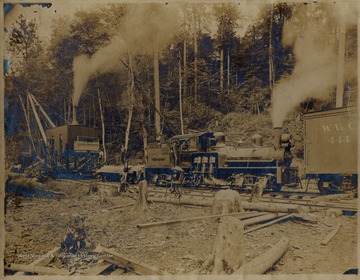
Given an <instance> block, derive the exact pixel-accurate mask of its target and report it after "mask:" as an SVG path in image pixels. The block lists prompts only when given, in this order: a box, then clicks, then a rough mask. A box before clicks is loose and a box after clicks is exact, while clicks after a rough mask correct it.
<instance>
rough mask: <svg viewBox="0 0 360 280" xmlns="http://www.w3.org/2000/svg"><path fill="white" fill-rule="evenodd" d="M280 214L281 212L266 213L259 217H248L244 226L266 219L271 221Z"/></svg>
mask: <svg viewBox="0 0 360 280" xmlns="http://www.w3.org/2000/svg"><path fill="white" fill-rule="evenodd" d="M279 216H280V214H277V213H268V214H266V215H261V216H259V217H255V218H251V219H246V220H244V226H249V225H254V224H258V223H262V222H266V221H269V220H272V219H276V218H278V217H279Z"/></svg>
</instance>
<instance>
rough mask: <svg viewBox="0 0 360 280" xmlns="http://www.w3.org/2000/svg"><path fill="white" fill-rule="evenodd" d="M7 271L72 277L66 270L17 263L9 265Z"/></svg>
mask: <svg viewBox="0 0 360 280" xmlns="http://www.w3.org/2000/svg"><path fill="white" fill-rule="evenodd" d="M6 269H9V270H15V271H23V272H30V273H40V274H45V275H71V273H70V272H69V271H67V270H65V269H57V268H52V267H44V266H37V265H26V264H17V263H11V264H9V265H7V266H6Z"/></svg>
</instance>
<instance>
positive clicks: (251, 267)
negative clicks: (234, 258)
mask: <svg viewBox="0 0 360 280" xmlns="http://www.w3.org/2000/svg"><path fill="white" fill-rule="evenodd" d="M289 243H290V242H289V239H287V238H286V237H283V238H282V239H280V241H278V242H277V243H276V244H275V245H274V246H273V247H272V248H271V249H270V250H268V251H267V252H265V253H264V254H262V255H261V256H259V257H257V258H255V259H253V260H251V261H250V262H248V263H246V264H244V265H243V266H242V267H241V268H240V269H238V270H237V271H235V273H234V274H264V273H265V272H266V271H268V270H269V269H270V268H271V267H272V266H273V265H274V264H275V263H276V262H277V261H278V260H279V259H280V258H281V257H282V256H283V255H284V254H285V252H286V250H287V249H288V248H289Z"/></svg>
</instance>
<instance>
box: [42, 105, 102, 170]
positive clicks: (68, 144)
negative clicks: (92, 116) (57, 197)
mask: <svg viewBox="0 0 360 280" xmlns="http://www.w3.org/2000/svg"><path fill="white" fill-rule="evenodd" d="M98 134H99V132H98V130H97V129H96V128H93V127H88V126H85V125H79V124H78V122H77V119H76V107H75V106H73V121H72V123H71V124H69V125H63V126H59V127H54V128H51V129H48V130H47V131H46V136H47V139H48V145H47V147H48V154H49V159H50V160H48V161H49V165H50V167H51V170H52V173H53V175H54V176H56V177H77V176H80V177H86V176H91V175H93V174H92V173H93V170H94V166H95V164H96V159H97V158H98V157H99V138H98Z"/></svg>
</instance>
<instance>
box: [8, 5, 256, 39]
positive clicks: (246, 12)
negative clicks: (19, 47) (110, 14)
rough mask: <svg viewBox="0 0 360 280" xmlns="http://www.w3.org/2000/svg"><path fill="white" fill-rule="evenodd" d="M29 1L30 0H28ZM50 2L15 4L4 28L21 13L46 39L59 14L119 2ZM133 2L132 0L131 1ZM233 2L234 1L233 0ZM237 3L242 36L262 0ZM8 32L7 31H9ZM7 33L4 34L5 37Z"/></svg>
mask: <svg viewBox="0 0 360 280" xmlns="http://www.w3.org/2000/svg"><path fill="white" fill-rule="evenodd" d="M28 2H31V1H28ZM49 2H52V6H51V7H49V8H47V7H42V6H40V5H31V6H29V7H23V6H21V5H20V4H15V6H14V8H13V9H12V10H11V11H10V12H9V13H8V14H7V15H6V16H5V22H4V23H5V28H6V29H7V30H8V31H9V32H10V31H11V26H12V25H13V24H14V23H15V21H16V19H17V18H18V16H19V15H20V14H23V15H24V16H25V17H26V18H27V19H29V20H30V19H36V21H37V22H38V31H39V35H40V37H41V39H43V40H44V41H46V40H47V39H48V38H49V37H50V36H51V25H52V21H53V19H56V18H59V17H60V16H68V17H70V19H71V17H73V16H74V14H75V13H76V12H77V11H79V10H92V9H97V8H99V7H100V6H101V5H103V4H104V3H107V2H121V1H116V0H107V1H99V0H98V1H94V0H87V1H81V0H72V1H71V0H61V1H49ZM133 2H134V1H133ZM234 2H235V1H234ZM236 3H239V5H238V7H239V11H240V12H241V14H242V15H243V16H244V21H243V22H242V26H243V28H242V29H241V30H238V34H239V35H240V36H243V35H244V33H245V31H246V28H247V26H248V25H249V24H250V23H251V22H252V21H253V20H254V19H256V17H257V15H258V13H259V11H260V7H261V6H262V5H263V4H262V3H263V1H262V2H259V1H250V0H242V1H236ZM9 32H8V33H9ZM6 35H8V34H5V37H6Z"/></svg>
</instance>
